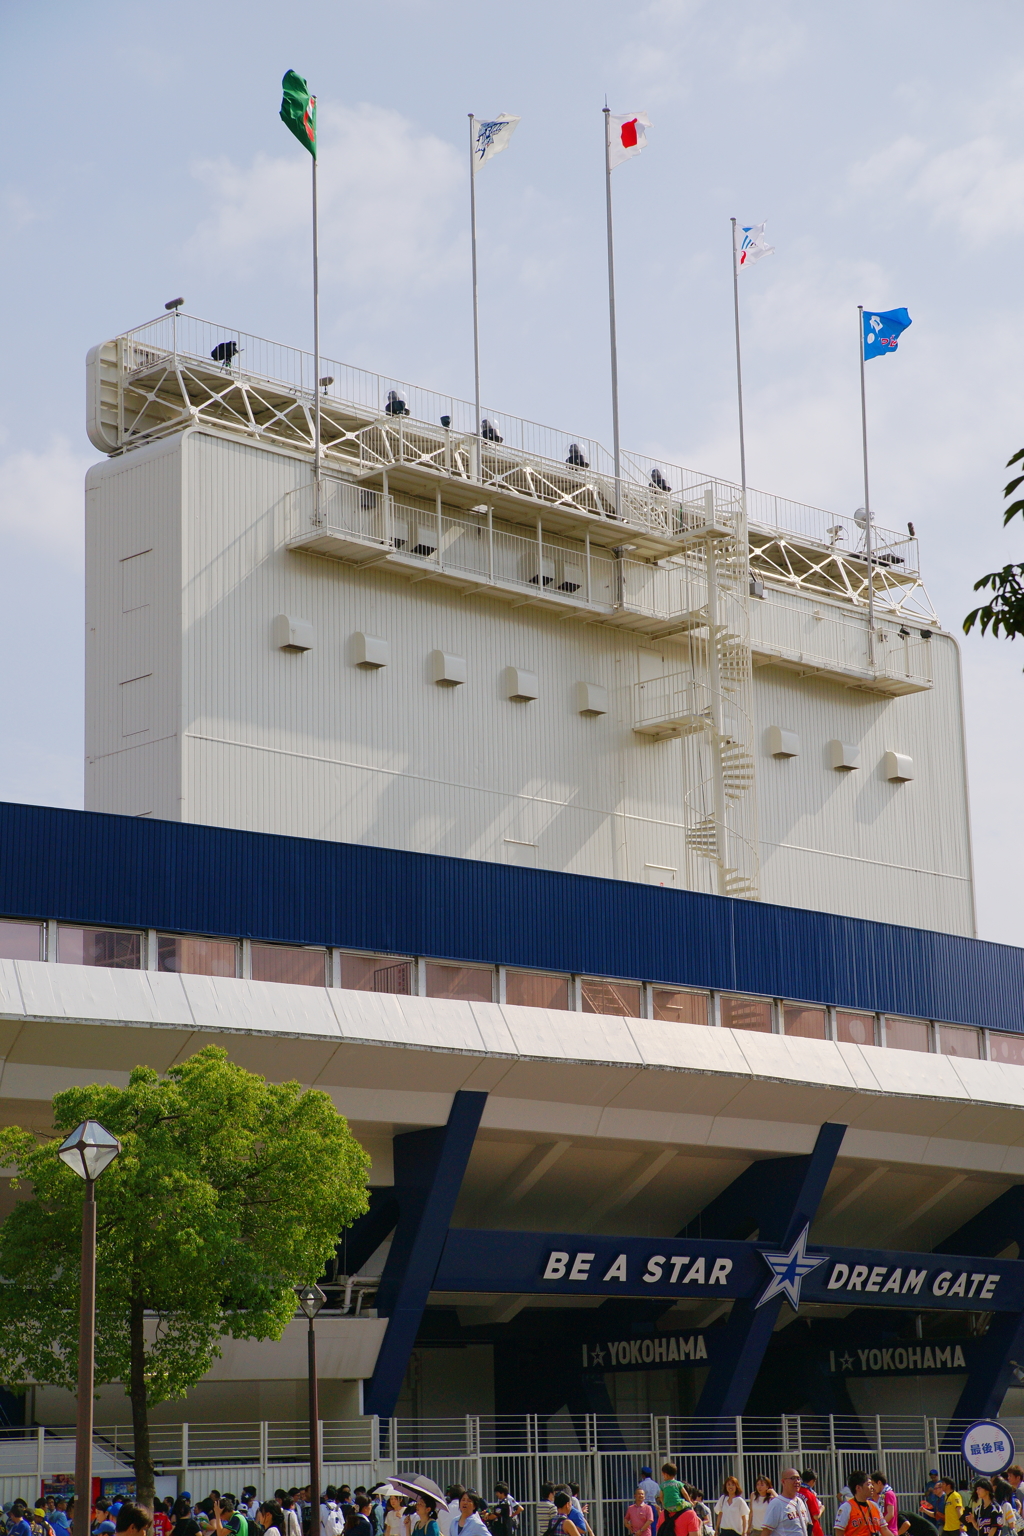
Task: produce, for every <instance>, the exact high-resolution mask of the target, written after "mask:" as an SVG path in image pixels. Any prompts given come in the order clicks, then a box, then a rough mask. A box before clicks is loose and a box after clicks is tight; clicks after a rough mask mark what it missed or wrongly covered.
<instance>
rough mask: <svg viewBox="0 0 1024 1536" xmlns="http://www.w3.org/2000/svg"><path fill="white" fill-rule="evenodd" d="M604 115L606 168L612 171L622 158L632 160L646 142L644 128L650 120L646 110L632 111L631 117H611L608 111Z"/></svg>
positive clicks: (620, 162)
mask: <svg viewBox="0 0 1024 1536" xmlns="http://www.w3.org/2000/svg"><path fill="white" fill-rule="evenodd" d="M605 116H606V117H607V120H608V169H609V170H611V171H613V170H614V169H615V167H616V166H617V165H621V164H622V162H623V160H632V158H633V156H634V155H638V154H639V153H640V151H641V150H642V149H643V148H644V146H645V145H646V143H647V135H646V133H645V132H644V129H645V128H650V126H651V120H650V118H649V117H648V116H647V113H646V112H637V113H634V115H633V116H632V117H613V116H612V114H611V113H610V112H608V113H606V114H605Z"/></svg>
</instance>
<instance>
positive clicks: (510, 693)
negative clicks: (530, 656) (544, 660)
mask: <svg viewBox="0 0 1024 1536" xmlns="http://www.w3.org/2000/svg"><path fill="white" fill-rule="evenodd" d="M539 694H540V683H539V682H538V680H537V674H536V672H526V671H525V670H524V669H523V668H522V667H506V668H505V696H506V697H507V698H509V699H512V700H514V701H515V703H517V704H528V703H529V702H530V700H531V699H535V698H537V697H538V696H539Z"/></svg>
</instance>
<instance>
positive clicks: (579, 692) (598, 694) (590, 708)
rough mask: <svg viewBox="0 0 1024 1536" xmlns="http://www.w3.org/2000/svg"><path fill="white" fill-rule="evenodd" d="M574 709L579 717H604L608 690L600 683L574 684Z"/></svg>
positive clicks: (606, 711)
mask: <svg viewBox="0 0 1024 1536" xmlns="http://www.w3.org/2000/svg"><path fill="white" fill-rule="evenodd" d="M576 709H577V711H578V712H579V713H580V714H581V715H606V714H607V713H608V689H607V688H602V687H601V685H600V683H577V684H576Z"/></svg>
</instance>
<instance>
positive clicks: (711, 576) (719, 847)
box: [704, 507, 728, 896]
mask: <svg viewBox="0 0 1024 1536" xmlns="http://www.w3.org/2000/svg"><path fill="white" fill-rule="evenodd" d="M706 515H707V516H709V517H710V516H713V515H714V509H713V507H712V508H711V511H710V513H707V514H706ZM704 551H705V554H704V558H705V562H706V567H707V578H708V683H709V687H710V691H711V730H712V742H711V765H712V767H711V771H712V785H713V795H714V817H715V856H716V862H717V865H718V882H717V884H718V894H719V895H720V896H726V895H728V891H727V889H726V883H725V870H726V841H725V809H726V802H725V771H724V768H723V764H722V670H721V657H720V655H719V649H718V640H719V631H720V628H721V625H720V622H719V614H718V559H717V552H716V546H715V540H714V539H707V540H706V541H705V544H704Z"/></svg>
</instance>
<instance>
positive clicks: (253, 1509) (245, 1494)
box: [238, 1483, 261, 1520]
mask: <svg viewBox="0 0 1024 1536" xmlns="http://www.w3.org/2000/svg"><path fill="white" fill-rule="evenodd" d="M238 1507H239V1509H240V1510H241V1511H242V1513H243V1514H244V1515H245V1517H246V1519H247V1520H255V1519H256V1516H257V1514H258V1513H259V1511H260V1508H261V1505H260V1501H259V1499H258V1498H257V1497H256V1489H255V1487H254V1485H253V1484H252V1483H246V1485H245V1487H244V1488H243V1489H242V1497H241V1499H240V1500H239V1504H238Z"/></svg>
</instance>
